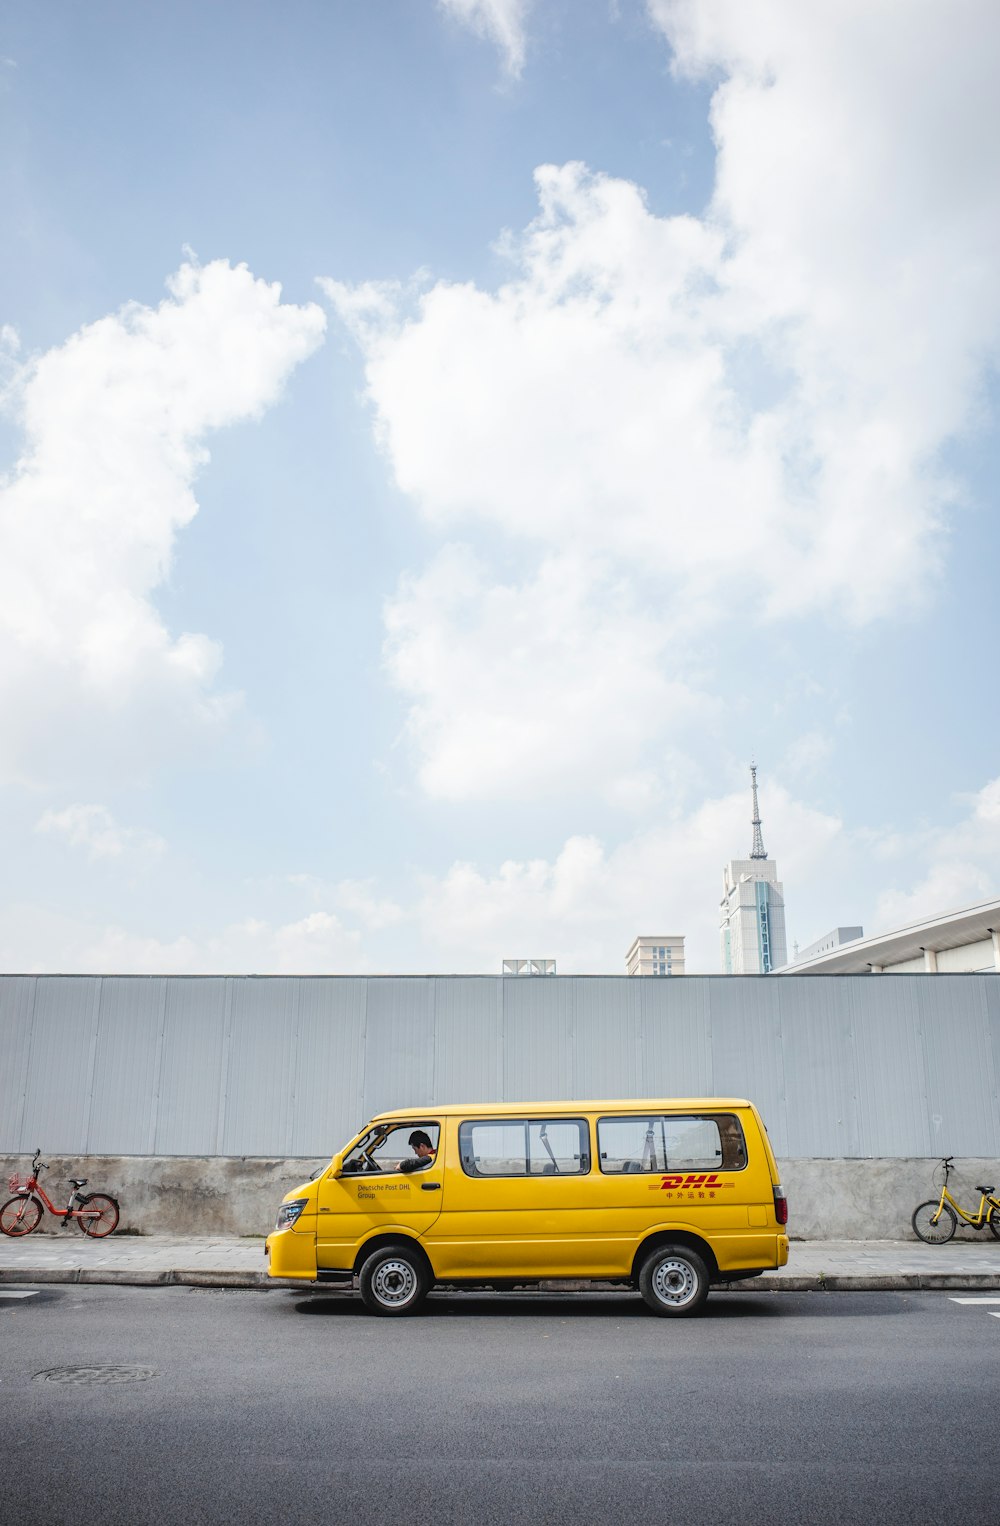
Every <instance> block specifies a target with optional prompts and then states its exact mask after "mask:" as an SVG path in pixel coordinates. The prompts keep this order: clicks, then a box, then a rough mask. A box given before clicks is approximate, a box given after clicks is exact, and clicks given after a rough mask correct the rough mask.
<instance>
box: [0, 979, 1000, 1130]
mask: <svg viewBox="0 0 1000 1526" xmlns="http://www.w3.org/2000/svg"><path fill="white" fill-rule="evenodd" d="M0 1040H2V1049H0V1053H2V1055H3V1063H2V1066H0V1154H23V1153H29V1152H30V1151H31V1150H32V1149H34V1147H35V1146H36V1145H41V1146H42V1148H43V1150H45V1151H51V1152H52V1153H53V1154H57V1153H58V1154H79V1155H86V1154H114V1155H270V1156H285V1155H296V1156H316V1155H324V1154H329V1153H332V1152H333V1150H334V1149H336V1148H337V1147H338V1146H339V1145H340V1144H342V1143H343V1141H344V1140H345V1139H346V1138H347V1137H348V1136H349V1135H350V1134H351V1133H353V1131H354V1130H355V1128H357V1127H358V1126H359V1125H360V1124H361V1123H363V1122H364V1121H365V1120H366V1119H367V1118H369V1117H370V1116H371V1115H372V1113H374V1112H378V1111H380V1110H382V1109H384V1108H390V1107H404V1106H408V1105H410V1104H413V1105H414V1106H421V1107H422V1106H423V1105H425V1104H432V1103H434V1102H445V1101H458V1102H461V1101H466V1100H468V1101H484V1102H488V1101H496V1100H502V1099H509V1100H521V1099H524V1100H529V1099H532V1098H536V1099H544V1098H552V1099H555V1098H572V1097H579V1098H584V1097H602V1096H603V1097H617V1096H620V1097H629V1096H635V1097H639V1096H664V1097H667V1096H684V1095H689V1096H691V1095H694V1096H698V1095H705V1096H711V1095H726V1094H728V1095H736V1096H749V1097H751V1098H753V1100H754V1101H755V1102H757V1103H758V1105H759V1106H760V1107H761V1109H762V1111H763V1113H764V1117H765V1119H766V1120H767V1124H768V1128H769V1130H770V1132H771V1137H772V1140H773V1142H774V1146H775V1149H776V1151H777V1152H778V1153H779V1154H780V1155H783V1156H793V1157H794V1156H924V1155H937V1154H945V1153H947V1154H955V1155H965V1156H993V1155H1000V1095H998V1086H1000V978H998V977H997V976H996V975H991V974H986V975H912V976H911V975H903V976H898V977H894V978H893V979H891V980H890V979H888V978H887V977H885V976H871V975H832V976H824V975H808V976H697V975H688V976H684V977H682V978H681V977H677V978H673V979H659V980H656V979H645V980H643V979H628V978H627V977H625V976H558V977H551V976H550V977H537V978H532V977H517V976H508V977H500V976H488V975H482V976H440V975H428V976H420V977H403V976H388V975H386V976H371V977H361V976H329V977H328V976H315V977H290V976H227V977H223V976H78V975H74V976H59V975H38V976H29V975H6V976H0Z"/></svg>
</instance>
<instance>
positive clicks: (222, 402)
mask: <svg viewBox="0 0 1000 1526" xmlns="http://www.w3.org/2000/svg"><path fill="white" fill-rule="evenodd" d="M168 286H169V291H170V295H169V297H168V298H167V299H166V300H165V301H164V302H162V303H161V305H160V306H159V307H158V308H156V309H150V308H147V307H142V306H139V305H138V304H134V303H133V304H130V305H129V306H127V307H125V308H123V309H122V311H121V312H119V313H117V314H114V315H113V316H111V317H107V318H103V319H101V320H100V321H98V322H96V323H92V324H89V325H88V326H87V327H85V328H83V329H81V330H80V331H79V332H78V333H77V334H75V335H74V336H73V337H72V338H71V339H69V340H68V341H67V342H66V343H65V344H64V345H62V346H60V347H59V348H57V349H53V350H50V351H49V352H48V353H46V354H44V355H42V356H41V357H40V358H38V359H36V360H33V361H31V362H28V363H26V364H25V365H24V366H23V367H22V368H21V370H20V372H19V375H18V378H17V384H16V388H15V389H14V392H13V401H14V404H15V406H16V410H17V414H18V416H19V420H20V422H21V424H22V426H23V430H24V437H25V446H24V451H23V454H22V456H21V459H20V460H19V462H18V464H17V467H16V470H15V471H14V473H13V474H12V476H11V477H10V478H9V479H8V480H7V481H6V482H5V483H4V484H3V485H2V491H0V718H2V724H0V777H3V776H7V777H8V778H32V777H37V776H38V775H40V774H41V775H45V774H48V775H50V776H52V775H56V776H57V775H58V774H59V773H60V771H61V769H62V767H63V764H62V758H63V757H64V756H68V755H69V753H70V752H72V753H73V754H74V755H75V757H76V759H77V760H79V759H81V758H82V757H83V756H84V755H85V754H86V752H87V749H88V746H90V745H94V746H97V747H100V746H104V747H106V750H107V753H108V756H109V757H113V756H115V755H116V754H117V755H118V756H119V757H121V756H134V755H135V753H136V751H137V750H138V749H139V748H141V746H142V745H143V742H145V744H146V745H147V746H149V745H157V744H161V745H162V743H163V742H164V741H165V739H166V738H167V737H168V736H169V735H170V734H171V732H173V731H176V730H181V731H184V730H189V729H190V728H191V727H192V726H193V727H196V728H205V727H208V728H212V727H215V726H218V725H219V724H220V723H222V722H223V721H224V720H225V718H226V716H227V715H228V714H229V713H230V712H231V709H232V705H233V702H234V700H233V697H232V696H225V695H219V694H218V693H216V692H215V691H214V690H213V681H214V678H215V675H216V673H217V670H218V667H219V663H220V659H221V653H220V650H219V648H218V646H217V645H216V643H214V642H213V641H212V640H211V639H210V638H209V637H208V636H205V635H201V634H197V633H194V632H181V633H180V634H178V635H172V634H171V633H170V632H169V631H168V630H167V629H166V627H165V626H164V624H163V621H162V619H161V617H160V615H159V613H158V611H157V610H156V608H155V606H154V604H153V602H152V597H151V596H152V594H153V592H154V590H155V589H156V588H157V586H158V585H160V584H161V583H162V582H163V581H164V579H165V578H166V576H167V574H168V572H169V569H170V564H171V558H172V555H173V549H174V544H175V540H176V537H177V534H178V532H179V531H180V530H181V529H182V528H183V527H184V525H186V524H187V523H188V522H189V521H190V520H191V519H192V518H193V516H194V515H195V514H196V513H197V509H198V505H197V502H196V500H195V498H194V495H193V492H192V484H193V482H194V479H195V476H196V475H197V472H198V470H199V469H200V468H201V467H202V466H203V465H204V464H205V462H206V461H207V460H208V452H207V451H206V449H205V448H204V445H203V443H202V442H203V439H204V437H205V436H206V435H207V434H208V433H209V432H210V431H212V430H215V429H220V428H222V427H224V426H225V425H228V424H233V423H236V422H237V421H239V420H242V419H252V418H256V417H257V416H258V415H259V414H261V413H262V412H263V411H264V409H265V408H267V407H268V406H269V405H270V404H271V403H273V402H274V400H275V399H276V398H277V396H278V395H279V393H280V391H281V389H282V386H283V385H284V382H285V380H286V378H287V376H288V375H289V373H290V372H291V371H292V370H293V368H294V367H295V366H296V365H298V364H299V362H300V361H302V360H303V359H304V358H305V357H306V356H307V355H308V354H310V353H311V351H312V350H314V349H315V348H316V346H317V345H318V344H319V343H320V340H321V337H322V334H323V330H324V318H323V314H322V312H321V310H320V309H319V308H317V307H316V306H313V305H310V306H307V307H295V306H291V305H289V304H282V303H281V301H280V287H279V286H277V285H276V284H274V285H268V284H267V283H266V282H264V281H259V280H255V279H254V277H253V276H252V275H251V274H250V272H249V271H248V270H247V268H246V267H245V266H243V265H240V266H237V267H232V266H230V265H229V264H227V263H226V262H225V261H215V262H214V263H212V264H210V265H207V266H204V267H198V266H196V265H194V264H192V263H186V264H184V265H182V266H181V268H180V270H179V271H178V272H177V274H176V275H174V276H173V277H172V278H171V279H170V281H169V283H168Z"/></svg>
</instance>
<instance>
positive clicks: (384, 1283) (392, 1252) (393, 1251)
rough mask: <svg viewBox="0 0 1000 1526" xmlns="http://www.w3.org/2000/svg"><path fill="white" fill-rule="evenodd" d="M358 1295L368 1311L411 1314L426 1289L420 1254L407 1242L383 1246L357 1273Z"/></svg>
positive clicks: (428, 1283) (420, 1301)
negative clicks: (359, 1293) (406, 1243)
mask: <svg viewBox="0 0 1000 1526" xmlns="http://www.w3.org/2000/svg"><path fill="white" fill-rule="evenodd" d="M358 1283H359V1286H360V1289H361V1297H362V1300H363V1302H364V1305H365V1308H366V1309H368V1310H370V1312H371V1313H372V1314H412V1313H413V1311H414V1310H415V1309H418V1308H419V1307H420V1305H421V1304H422V1303H423V1301H424V1299H425V1298H426V1297H427V1294H428V1292H429V1290H430V1278H429V1277H428V1275H427V1268H426V1266H425V1265H424V1261H423V1257H422V1256H420V1254H419V1253H415V1252H413V1251H412V1250H410V1248H409V1246H408V1245H383V1246H382V1248H381V1249H380V1250H377V1251H375V1253H374V1254H373V1255H371V1256H369V1257H368V1260H367V1261H366V1262H365V1263H364V1265H363V1266H362V1268H361V1271H360V1273H359V1275H358Z"/></svg>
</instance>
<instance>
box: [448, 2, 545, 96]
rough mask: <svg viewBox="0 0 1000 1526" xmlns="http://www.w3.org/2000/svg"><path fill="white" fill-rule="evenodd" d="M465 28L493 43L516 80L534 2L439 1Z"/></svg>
mask: <svg viewBox="0 0 1000 1526" xmlns="http://www.w3.org/2000/svg"><path fill="white" fill-rule="evenodd" d="M438 4H439V5H440V7H441V9H442V10H443V11H446V12H448V14H449V15H452V16H454V17H455V18H456V20H458V21H460V22H462V24H463V25H464V26H468V27H471V28H472V30H473V31H474V32H477V33H478V34H479V36H480V37H485V38H486V39H487V41H488V42H492V43H493V45H494V47H495V48H496V49H497V51H498V52H499V53H500V56H501V57H502V59H503V62H504V68H505V69H506V70H507V73H508V74H510V75H512V76H513V77H514V78H515V79H516V78H517V77H518V76H519V75H520V73H521V71H522V69H523V68H524V54H525V44H526V38H525V32H524V23H525V19H526V17H527V14H528V10H529V8H530V4H531V0H438Z"/></svg>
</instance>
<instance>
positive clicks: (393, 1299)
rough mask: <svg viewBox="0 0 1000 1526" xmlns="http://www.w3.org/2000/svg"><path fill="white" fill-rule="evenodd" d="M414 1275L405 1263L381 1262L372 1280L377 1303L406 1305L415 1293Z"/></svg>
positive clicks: (415, 1282) (415, 1281) (415, 1279)
mask: <svg viewBox="0 0 1000 1526" xmlns="http://www.w3.org/2000/svg"><path fill="white" fill-rule="evenodd" d="M416 1286H417V1278H416V1274H415V1272H414V1270H413V1268H412V1266H410V1265H409V1263H408V1262H406V1261H383V1262H382V1265H381V1266H380V1267H379V1268H378V1270H377V1271H376V1273H375V1276H374V1277H373V1278H372V1291H373V1292H374V1294H375V1297H376V1298H377V1299H378V1301H379V1303H384V1304H388V1305H391V1306H395V1305H398V1304H401V1303H406V1302H407V1300H408V1299H410V1298H412V1297H413V1294H414V1292H415V1291H416Z"/></svg>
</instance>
